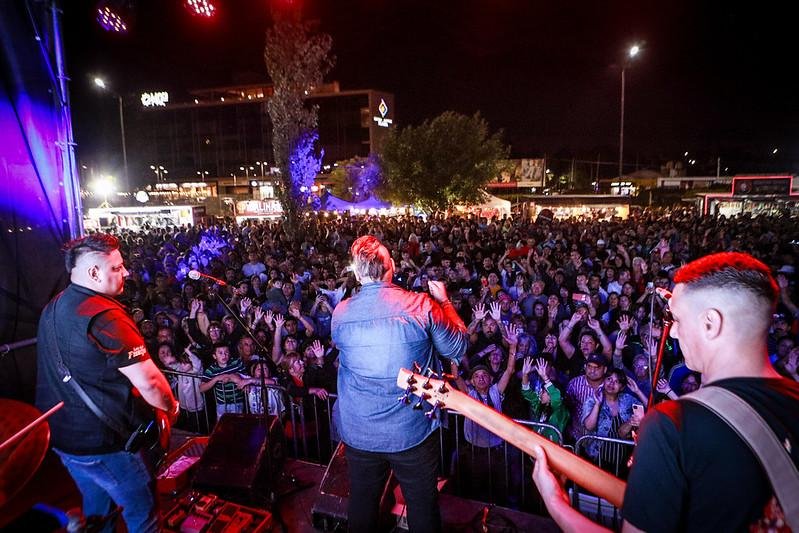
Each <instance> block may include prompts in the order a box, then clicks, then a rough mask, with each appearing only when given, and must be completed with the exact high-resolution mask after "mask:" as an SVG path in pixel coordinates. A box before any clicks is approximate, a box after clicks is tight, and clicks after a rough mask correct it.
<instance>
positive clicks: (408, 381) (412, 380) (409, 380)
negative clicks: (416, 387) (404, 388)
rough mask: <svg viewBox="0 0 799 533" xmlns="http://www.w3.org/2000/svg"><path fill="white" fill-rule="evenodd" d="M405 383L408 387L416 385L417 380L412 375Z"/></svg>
mask: <svg viewBox="0 0 799 533" xmlns="http://www.w3.org/2000/svg"><path fill="white" fill-rule="evenodd" d="M405 383H407V384H408V385H413V384H414V383H416V378H415V377H413V374H411V375H410V376H408V379H407V380H405Z"/></svg>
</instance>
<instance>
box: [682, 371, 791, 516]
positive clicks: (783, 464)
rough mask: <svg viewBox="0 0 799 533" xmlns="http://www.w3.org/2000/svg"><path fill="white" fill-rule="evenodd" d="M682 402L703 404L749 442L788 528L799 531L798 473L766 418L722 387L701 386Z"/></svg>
mask: <svg viewBox="0 0 799 533" xmlns="http://www.w3.org/2000/svg"><path fill="white" fill-rule="evenodd" d="M680 399H681V400H682V399H687V400H691V401H693V402H696V403H699V404H701V405H704V406H705V407H707V408H708V409H710V410H711V411H712V412H713V413H715V414H716V415H717V416H718V417H719V418H721V419H722V420H724V421H725V422H726V423H727V424H728V425H729V426H730V427H731V428H732V429H733V430H735V432H736V433H737V434H738V436H739V437H741V440H743V441H744V442H746V444H747V445H748V446H749V448H750V449H751V450H752V452H753V453H754V454H755V455H756V456H757V458H758V459H759V460H760V464H761V465H762V466H763V469H764V470H765V471H766V475H768V478H769V481H770V482H771V486H772V488H773V489H774V493H775V495H776V496H777V500H778V501H779V503H780V505H781V506H782V510H783V512H784V514H785V521H786V522H787V523H788V526H790V527H791V529H793V530H794V531H797V530H799V472H797V469H796V466H795V465H794V463H793V461H792V460H791V457H790V455H789V452H788V451H787V449H786V447H785V445H783V444H782V443H780V441H779V440H778V439H777V436H776V435H775V434H774V431H772V430H771V428H770V427H769V425H768V423H766V421H765V420H763V417H761V416H760V414H758V412H757V411H755V409H754V408H753V407H752V406H751V405H749V404H748V403H747V402H746V401H745V400H744V399H743V398H741V397H740V396H738V395H737V394H735V393H734V392H731V391H729V390H727V389H723V388H721V387H714V386H707V387H702V388H701V389H699V390H697V391H695V392H692V393H690V394H686V395H685V396H682V397H681V398H680Z"/></svg>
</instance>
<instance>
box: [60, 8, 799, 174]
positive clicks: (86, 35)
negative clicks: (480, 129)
mask: <svg viewBox="0 0 799 533" xmlns="http://www.w3.org/2000/svg"><path fill="white" fill-rule="evenodd" d="M294 1H295V4H301V5H302V9H303V11H304V13H305V14H306V16H307V17H309V18H313V19H317V20H318V21H319V22H320V24H321V29H322V30H323V31H326V32H327V33H329V34H330V35H331V36H332V37H333V53H334V54H335V56H336V66H335V68H334V70H333V72H332V73H331V74H329V75H328V76H327V80H328V81H330V80H337V81H339V82H340V84H341V88H342V89H363V88H374V89H380V90H386V91H391V92H393V93H395V95H396V118H397V123H398V124H399V125H400V126H403V125H407V124H418V123H419V122H421V121H423V120H424V119H426V118H432V117H434V116H435V115H437V114H439V113H441V112H443V111H445V110H455V111H459V112H463V113H469V114H471V113H474V112H476V111H480V113H481V114H482V115H483V116H484V117H485V118H486V119H487V120H488V122H489V124H490V126H491V127H492V128H493V129H502V130H504V139H505V141H506V142H507V143H508V144H510V145H511V147H512V155H513V156H514V157H541V156H543V155H545V154H546V155H547V156H548V157H550V158H551V159H552V160H553V161H556V160H558V159H560V160H562V161H565V160H567V159H569V158H572V157H576V158H584V159H591V160H596V158H597V156H600V157H601V158H602V160H603V161H608V162H609V163H611V162H615V161H616V158H617V156H618V128H619V91H620V67H619V64H620V62H621V61H622V58H623V56H624V53H625V51H626V49H627V47H628V46H629V45H631V44H633V43H641V44H642V45H643V47H644V50H643V53H642V54H641V55H640V56H639V57H638V58H637V59H636V60H635V62H634V64H633V65H631V66H630V67H629V68H628V69H627V95H626V107H625V109H626V113H625V114H626V119H625V161H627V162H632V161H635V160H638V161H639V162H640V164H641V167H647V166H649V167H650V168H656V169H657V167H656V166H654V165H655V164H657V163H658V162H661V161H665V160H668V159H684V158H683V152H685V151H688V152H689V153H690V156H689V157H691V158H694V157H695V158H697V160H698V162H697V165H696V167H695V168H696V172H692V174H694V175H707V174H711V173H712V174H715V170H716V157H721V158H722V167H725V168H729V172H730V173H736V172H737V173H741V172H781V171H792V172H796V171H799V169H798V168H797V166H799V165H797V163H796V162H797V161H799V143H797V140H796V133H797V130H798V129H799V99H798V98H797V96H796V94H795V92H796V90H797V77H799V76H797V69H796V62H797V61H796V59H795V57H796V52H797V46H796V44H795V28H794V27H793V24H792V23H793V21H794V20H795V18H794V17H793V16H791V15H792V14H791V13H790V12H789V7H783V3H776V2H774V3H773V4H772V5H769V4H770V3H769V2H749V3H747V6H746V7H742V6H737V5H728V4H727V3H725V2H698V1H695V2H692V1H683V0H673V1H669V2H626V1H624V2H540V1H533V0H526V1H522V0H518V1H513V0H328V1H323V0H304V2H300V0H294ZM214 2H215V4H216V5H217V7H218V13H217V15H216V17H215V18H213V19H212V20H201V19H199V18H197V17H192V16H191V15H190V14H189V12H188V11H187V10H186V9H184V8H183V7H182V1H181V0H139V1H138V2H135V8H136V19H135V21H134V23H133V25H132V27H131V29H130V31H129V33H128V34H127V35H124V36H120V35H113V34H109V33H106V32H104V31H102V30H100V29H99V27H98V26H97V24H96V23H95V22H94V9H93V6H94V2H90V1H86V0H71V1H68V2H64V4H65V6H66V7H65V19H64V23H65V28H64V39H65V43H66V51H67V68H68V71H69V73H70V75H71V77H72V85H71V90H72V100H73V118H74V130H75V137H76V140H77V142H78V145H79V158H80V159H81V161H88V162H91V163H92V164H94V165H103V164H106V163H109V164H111V163H113V162H114V160H115V159H118V158H119V156H118V155H117V152H119V124H118V122H117V120H118V119H117V114H116V101H115V100H114V99H113V98H111V97H109V96H104V95H102V94H101V93H99V92H98V91H97V90H95V89H94V88H93V86H92V84H91V77H92V76H93V75H94V74H102V75H104V76H105V77H106V78H107V79H108V81H109V83H111V84H112V85H113V86H114V88H115V90H117V91H118V92H120V93H122V94H123V95H124V96H125V98H126V101H128V102H130V103H131V104H133V103H134V102H135V98H136V96H137V95H138V93H140V92H141V91H145V90H169V91H170V93H171V98H172V99H173V100H175V99H179V98H180V93H181V92H183V91H185V90H187V89H193V88H204V87H214V86H224V85H231V84H237V83H249V82H254V81H258V80H261V79H264V78H265V77H266V68H265V66H264V62H263V47H264V34H265V30H266V28H267V27H268V25H269V24H270V16H269V10H268V8H267V3H266V2H265V1H263V0H214ZM128 112H133V110H132V108H131V109H130V110H129V111H128ZM774 148H778V153H777V154H776V155H773V154H772V150H773V149H774ZM614 164H615V163H614ZM722 170H723V168H722Z"/></svg>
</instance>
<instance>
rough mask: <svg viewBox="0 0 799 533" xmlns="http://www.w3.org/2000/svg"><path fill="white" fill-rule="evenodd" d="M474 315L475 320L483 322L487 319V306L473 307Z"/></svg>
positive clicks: (478, 305)
mask: <svg viewBox="0 0 799 533" xmlns="http://www.w3.org/2000/svg"><path fill="white" fill-rule="evenodd" d="M472 315H473V316H474V319H475V320H478V321H479V320H483V319H484V318H485V317H486V306H485V305H484V304H477V305H475V306H474V307H472Z"/></svg>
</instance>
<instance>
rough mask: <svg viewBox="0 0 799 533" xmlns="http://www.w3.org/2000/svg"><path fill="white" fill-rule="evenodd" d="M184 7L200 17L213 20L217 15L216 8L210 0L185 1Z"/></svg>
mask: <svg viewBox="0 0 799 533" xmlns="http://www.w3.org/2000/svg"><path fill="white" fill-rule="evenodd" d="M183 5H184V6H185V7H186V9H188V10H189V13H191V14H192V15H197V16H199V17H205V18H211V17H213V16H214V14H215V13H216V6H214V4H213V3H212V2H211V1H210V0H184V2H183Z"/></svg>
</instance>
